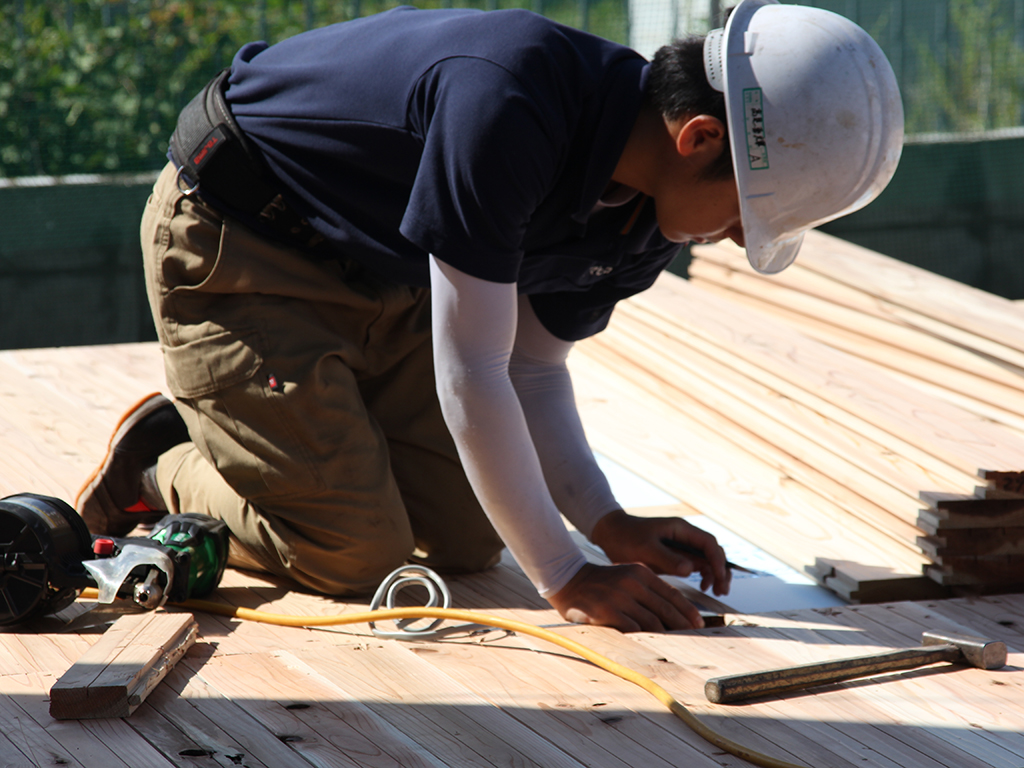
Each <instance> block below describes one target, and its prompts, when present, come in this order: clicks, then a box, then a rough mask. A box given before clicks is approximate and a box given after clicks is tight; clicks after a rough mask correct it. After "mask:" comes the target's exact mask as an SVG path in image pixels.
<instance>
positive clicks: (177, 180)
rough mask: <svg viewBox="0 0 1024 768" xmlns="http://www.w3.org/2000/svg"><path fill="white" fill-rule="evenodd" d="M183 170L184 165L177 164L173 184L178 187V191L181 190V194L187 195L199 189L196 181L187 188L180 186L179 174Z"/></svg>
mask: <svg viewBox="0 0 1024 768" xmlns="http://www.w3.org/2000/svg"><path fill="white" fill-rule="evenodd" d="M184 170H185V166H184V165H179V166H178V172H177V173H175V174H174V186H176V187H177V188H178V191H179V192H181V194H183V195H184V196H185V197H188V196H189V195H191V194H192V193H193V192H195V191H196V190H197V189H199V182H198V181H197V182H196V183H195V184H193V185H192V186H191V187H189V188H188V189H182V188H181V174H182V172H183V171H184Z"/></svg>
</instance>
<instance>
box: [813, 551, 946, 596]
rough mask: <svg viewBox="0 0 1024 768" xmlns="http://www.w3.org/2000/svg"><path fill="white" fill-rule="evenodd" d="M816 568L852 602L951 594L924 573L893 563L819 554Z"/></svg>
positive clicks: (823, 580)
mask: <svg viewBox="0 0 1024 768" xmlns="http://www.w3.org/2000/svg"><path fill="white" fill-rule="evenodd" d="M813 571H814V573H815V576H816V578H817V579H818V580H819V581H820V582H821V583H822V584H823V585H824V586H826V587H828V588H829V589H831V590H832V591H833V592H835V593H836V594H837V595H839V596H840V597H842V598H844V599H846V600H848V601H850V602H851V603H880V602H889V601H892V600H926V599H932V598H937V597H944V596H945V595H946V594H947V590H945V589H942V587H941V586H940V585H939V584H937V583H936V582H935V581H934V580H932V579H929V578H927V577H926V576H924V575H923V574H919V575H915V576H914V577H909V576H907V575H906V574H902V573H900V572H894V571H893V569H892V568H889V567H884V566H882V567H880V566H871V565H864V564H863V563H857V562H852V561H850V560H836V559H834V558H828V557H819V558H818V559H817V560H816V561H815V564H814V569H813Z"/></svg>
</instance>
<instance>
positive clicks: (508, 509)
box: [431, 260, 585, 596]
mask: <svg viewBox="0 0 1024 768" xmlns="http://www.w3.org/2000/svg"><path fill="white" fill-rule="evenodd" d="M444 271H445V268H444V266H443V265H439V264H438V263H437V262H435V261H433V260H432V264H431V280H432V289H433V291H432V292H433V298H432V311H433V316H432V319H433V323H434V350H435V351H434V355H435V375H436V377H437V387H438V397H439V398H440V401H441V408H442V412H443V414H444V417H445V421H446V423H447V424H448V427H449V429H450V431H451V433H452V437H453V438H454V440H455V443H456V446H457V448H458V450H459V456H460V458H461V460H462V463H463V467H464V468H465V470H466V475H467V477H468V478H469V481H470V483H471V485H472V486H473V490H474V492H475V493H476V495H477V498H478V499H479V500H480V503H481V505H482V506H483V508H484V510H485V511H486V513H487V515H488V517H489V518H490V520H491V522H492V524H493V525H494V527H495V529H496V530H497V531H498V534H499V535H500V536H501V537H502V539H503V541H504V542H505V544H506V545H507V546H508V548H509V550H510V551H511V552H512V554H513V556H515V558H516V560H517V561H518V562H519V564H520V565H521V566H522V568H523V570H524V571H525V572H526V574H527V576H529V577H530V579H531V581H533V583H534V584H535V585H536V587H537V589H538V590H539V591H540V592H541V594H542V595H545V596H547V595H549V594H553V593H554V592H557V591H558V590H559V589H561V588H562V586H564V585H565V584H566V583H568V581H569V580H570V579H571V578H572V576H573V575H575V573H576V572H577V571H578V570H579V568H580V567H582V565H583V564H584V562H585V560H584V558H583V556H582V554H581V553H580V551H579V549H578V548H577V547H576V546H575V544H573V542H572V539H571V538H570V537H569V534H568V532H567V531H566V529H565V526H564V525H563V524H562V521H561V517H560V516H559V513H558V510H557V508H556V507H555V503H554V501H553V500H552V498H551V494H550V493H549V492H548V489H547V485H546V484H545V482H544V475H543V472H542V471H541V466H540V460H539V458H538V456H537V452H536V450H535V449H534V445H533V442H532V440H531V438H530V432H529V430H528V428H527V426H526V419H525V418H524V416H523V411H522V408H521V407H520V404H519V400H518V398H517V397H516V393H515V390H514V389H513V387H512V382H511V380H510V379H509V376H508V358H509V354H510V351H511V347H512V340H513V338H514V332H515V316H516V314H515V313H516V296H515V286H514V285H500V284H495V283H484V281H478V284H474V285H472V286H470V287H469V288H468V289H467V288H466V286H462V285H460V288H461V290H458V291H456V290H453V286H451V285H450V280H449V277H452V275H449V276H448V277H446V275H445V274H444ZM465 277H466V276H464V275H461V276H460V275H458V274H455V275H454V279H455V280H464V279H465ZM481 313H483V314H481ZM482 316H486V317H487V322H480V318H481V317H482Z"/></svg>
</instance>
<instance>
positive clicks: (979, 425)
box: [620, 274, 1024, 472]
mask: <svg viewBox="0 0 1024 768" xmlns="http://www.w3.org/2000/svg"><path fill="white" fill-rule="evenodd" d="M623 307H625V308H626V311H627V312H628V311H631V310H632V309H633V308H636V309H638V310H643V311H648V312H652V313H655V314H657V315H658V316H660V317H662V318H664V319H666V320H669V321H670V322H672V323H674V324H676V325H678V326H679V327H681V328H684V329H686V330H689V331H691V332H693V333H695V334H697V335H699V336H701V337H702V338H705V339H706V340H709V341H712V342H714V343H716V344H720V345H723V346H725V347H726V348H728V349H730V350H732V351H734V352H736V353H738V354H740V355H742V356H743V357H745V358H746V359H748V360H750V361H752V362H755V363H756V364H757V365H760V366H763V367H765V368H767V369H769V370H772V371H774V372H776V373H777V374H778V375H780V376H782V377H784V378H786V379H787V380H789V381H791V382H793V383H796V384H798V385H799V386H802V387H804V388H805V389H808V390H809V391H811V392H813V393H815V394H817V395H819V396H821V397H823V398H825V399H827V400H829V401H830V402H833V403H834V404H837V405H840V406H841V407H842V408H844V409H846V410H849V411H850V412H852V413H854V414H858V415H860V416H862V417H863V418H866V419H868V420H869V421H872V422H873V423H876V424H879V425H880V426H884V428H885V429H886V430H887V431H890V432H892V433H893V434H895V435H897V436H899V437H901V438H902V439H904V440H907V441H908V442H910V443H912V444H915V445H918V446H920V447H922V448H924V449H925V450H927V451H928V452H929V453H931V454H932V455H935V456H937V457H939V458H941V459H942V460H943V461H946V462H949V463H951V464H953V465H954V466H958V467H960V469H962V470H963V471H965V472H977V470H978V469H979V468H983V469H994V470H1009V471H1020V469H1021V468H1022V467H1024V438H1021V437H1018V436H1017V435H1015V434H1014V433H1013V432H1012V431H1010V430H1006V429H1002V428H999V425H996V424H992V423H991V422H988V421H985V420H984V419H981V418H980V417H977V416H975V415H974V414H970V413H967V412H965V411H963V410H962V409H959V408H956V407H954V406H952V405H950V404H948V403H945V402H942V401H941V400H936V399H934V398H930V397H927V396H925V395H923V394H922V393H920V392H911V391H908V390H907V388H906V387H905V386H903V385H900V384H898V383H896V382H894V381H892V379H891V378H890V377H889V376H888V375H887V374H886V373H885V372H884V370H883V369H881V368H879V367H878V366H871V365H869V364H868V363H866V362H864V361H861V360H858V359H856V358H853V357H851V356H850V355H846V354H844V353H841V352H839V351H837V350H834V349H831V348H829V347H827V346H825V345H823V344H820V343H818V342H815V341H813V340H811V339H809V338H807V337H805V336H802V335H800V334H798V333H796V332H794V331H793V330H792V329H790V328H787V327H786V326H785V325H783V324H780V323H777V322H773V321H772V320H771V318H768V317H766V316H764V315H763V314H760V313H754V312H750V311H747V310H745V309H743V308H742V307H739V306H737V305H735V304H733V303H730V302H727V301H723V300H722V299H719V298H718V297H715V296H711V295H710V294H708V293H707V292H706V291H701V290H700V289H698V288H696V287H694V286H690V285H688V284H687V282H686V281H685V280H682V279H680V278H678V277H676V276H675V275H668V274H663V275H662V276H661V277H659V279H658V281H657V282H656V283H655V284H654V286H653V287H652V288H651V289H649V290H648V291H646V292H645V293H643V294H640V295H639V296H636V297H634V298H632V299H630V300H629V301H626V302H623V303H622V305H621V307H620V309H621V308H623Z"/></svg>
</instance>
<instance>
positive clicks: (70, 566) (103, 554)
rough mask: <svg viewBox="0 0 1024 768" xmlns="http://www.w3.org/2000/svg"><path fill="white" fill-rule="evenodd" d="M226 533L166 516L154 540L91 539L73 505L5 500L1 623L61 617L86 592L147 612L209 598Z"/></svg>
mask: <svg viewBox="0 0 1024 768" xmlns="http://www.w3.org/2000/svg"><path fill="white" fill-rule="evenodd" d="M227 553H228V529H227V526H225V525H224V523H223V522H222V521H220V520H215V519H213V518H212V517H208V516H207V515H199V514H193V513H188V514H179V515H166V516H165V517H164V518H163V519H161V520H160V521H159V522H158V523H157V524H156V525H155V526H154V527H153V530H152V531H151V533H150V534H149V536H139V537H128V538H113V537H110V536H100V535H93V534H91V533H89V529H88V528H86V526H85V522H84V521H83V520H82V518H81V517H80V516H79V514H78V513H77V512H76V511H75V510H74V509H72V508H71V507H70V506H69V505H68V504H66V503H65V502H63V501H61V500H60V499H56V498H53V497H52V496H41V495H38V494H33V493H20V494H15V495H13V496H7V497H6V498H3V499H0V625H8V624H17V623H19V622H22V621H25V620H27V619H30V618H33V617H36V616H45V615H48V614H52V613H57V612H58V611H61V610H63V609H64V608H66V607H67V606H69V605H70V604H71V603H72V602H74V601H75V599H76V598H77V597H78V596H79V595H80V594H81V592H82V590H83V589H85V588H86V587H95V588H96V589H97V591H98V593H99V598H98V599H99V602H100V603H112V602H113V601H114V599H115V598H116V597H122V598H126V599H130V600H133V601H134V602H135V603H137V604H138V605H140V606H142V607H143V608H147V609H152V608H158V607H159V606H161V605H163V604H164V603H165V602H167V601H168V600H169V601H171V602H181V601H183V600H186V599H188V598H191V597H203V596H204V595H207V594H209V593H210V592H212V591H213V589H214V588H216V586H217V584H218V583H219V582H220V579H221V576H222V575H223V573H224V566H225V564H226V563H227Z"/></svg>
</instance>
